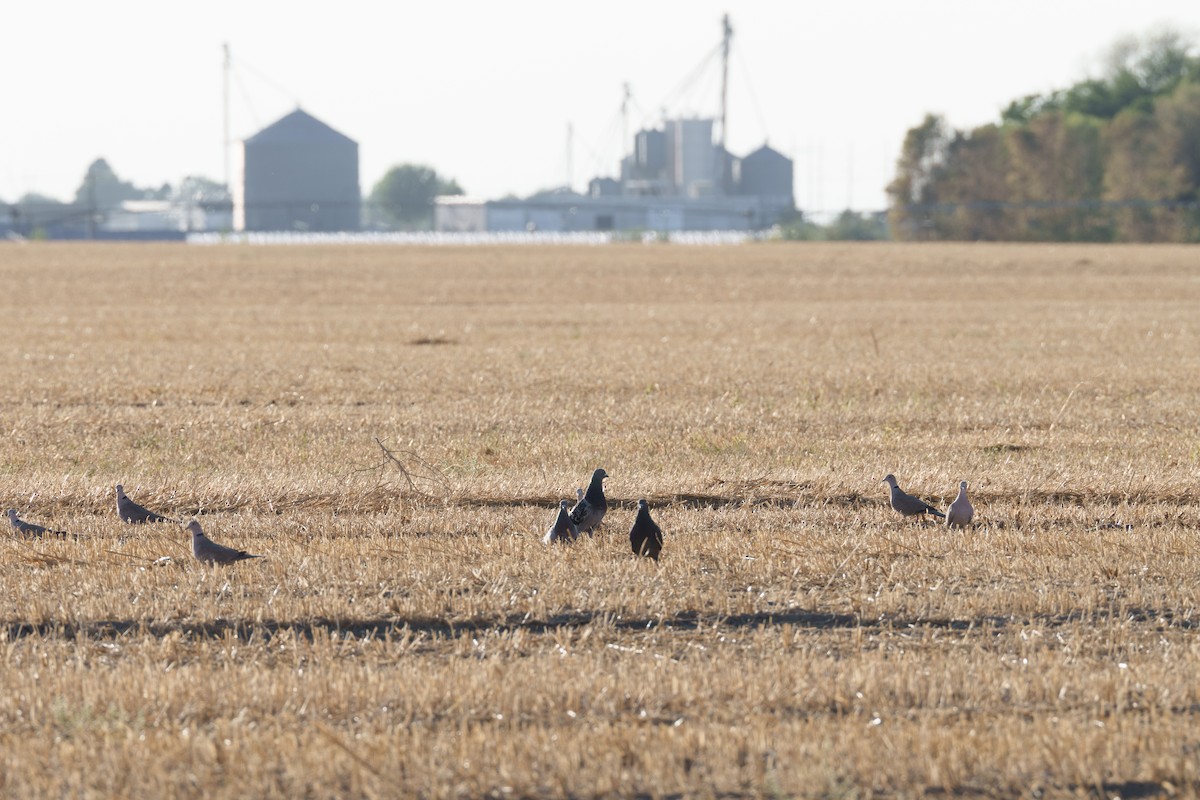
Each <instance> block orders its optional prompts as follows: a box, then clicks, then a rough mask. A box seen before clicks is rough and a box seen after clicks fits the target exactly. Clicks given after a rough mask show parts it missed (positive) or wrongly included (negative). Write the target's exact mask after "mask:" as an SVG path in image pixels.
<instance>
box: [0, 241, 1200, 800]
mask: <svg viewBox="0 0 1200 800" xmlns="http://www.w3.org/2000/svg"><path fill="white" fill-rule="evenodd" d="M0 280H2V284H0V285H3V287H4V291H3V294H2V295H0V304H2V306H3V308H2V311H3V313H2V314H0V434H2V438H0V444H2V447H0V502H3V503H4V507H5V508H9V507H11V508H14V509H16V510H17V511H18V512H19V513H20V515H21V516H22V517H23V518H24V519H27V520H30V521H33V522H38V523H41V524H44V525H47V526H50V527H52V528H56V529H61V530H65V531H67V532H69V533H71V534H73V535H74V536H77V537H78V538H66V539H60V538H57V537H45V538H42V539H21V538H18V537H16V536H15V535H13V534H14V533H15V532H14V531H13V530H12V529H11V528H9V527H7V526H6V527H5V529H4V531H5V533H4V538H3V541H0V661H2V663H3V669H0V796H5V797H110V796H125V797H168V796H204V797H206V798H241V797H403V796H414V797H427V798H451V797H453V798H458V797H485V796H490V797H501V798H508V797H512V798H519V797H577V798H592V797H611V796H627V797H633V796H636V797H647V798H651V797H653V798H658V797H714V798H751V797H764V796H771V797H793V796H795V797H913V796H932V797H941V796H949V797H975V796H979V797H1051V796H1064V795H1065V796H1094V797H1112V796H1121V797H1157V796H1162V797H1167V796H1176V795H1179V796H1187V795H1195V794H1197V793H1200V638H1198V635H1197V630H1196V627H1197V626H1198V625H1200V428H1198V426H1197V421H1198V416H1197V413H1198V409H1200V313H1198V311H1200V251H1197V250H1196V249H1195V248H1194V247H1186V246H1179V247H1175V246H1043V245H1008V246H1006V245H946V244H943V245H917V244H913V245H892V244H873V245H841V244H832V243H829V244H796V245H791V244H783V243H762V244H753V245H744V246H736V247H719V248H704V247H686V246H668V245H650V246H644V245H611V246H604V247H592V248H589V247H573V248H568V247H563V248H557V247H517V246H512V247H495V248H484V247H480V248H450V247H445V248H415V247H414V248H400V247H388V246H375V247H371V246H363V247H351V246H347V247H286V246H281V247H252V246H213V247H200V246H192V247H188V246H184V245H169V246H168V245H136V246H134V245H65V244H45V243H31V244H27V245H17V244H6V245H3V246H0ZM597 467H603V468H604V469H605V470H606V471H607V472H608V474H609V475H610V478H609V480H608V481H607V486H606V488H607V493H608V497H609V499H610V507H609V511H608V515H607V516H606V518H605V520H604V523H603V525H602V527H601V529H600V531H599V533H598V534H597V535H596V536H594V537H591V538H587V537H585V538H583V539H581V540H580V541H578V542H576V543H574V544H572V545H568V546H554V547H547V546H544V545H543V544H542V543H541V540H540V539H541V535H542V534H543V533H544V532H545V530H546V528H547V527H548V526H549V525H550V523H551V522H552V521H553V519H554V516H555V513H556V511H557V508H558V503H559V500H560V499H571V500H574V497H575V490H576V488H577V487H582V486H584V485H585V484H586V481H587V479H588V476H590V475H591V472H592V470H593V469H595V468H597ZM889 472H891V473H895V475H896V476H897V478H898V479H899V481H900V484H901V486H903V487H904V489H906V490H908V491H909V492H912V493H914V494H917V495H920V496H921V497H923V498H924V499H926V500H929V501H930V502H932V503H933V504H935V505H937V506H939V507H940V508H943V509H944V508H945V507H946V505H947V504H948V503H949V502H950V500H952V499H953V497H954V495H955V493H956V491H957V487H958V482H959V481H960V480H967V481H969V482H970V486H971V496H972V499H973V502H974V504H975V508H976V514H975V524H974V525H973V526H972V527H971V528H969V529H967V530H955V529H947V528H946V527H945V526H941V525H936V524H934V522H933V521H932V520H928V521H923V520H921V519H917V520H909V519H902V518H900V517H899V516H898V515H897V514H896V513H895V512H893V511H892V510H891V509H890V508H889V507H888V504H887V487H886V486H885V485H884V484H883V482H882V481H883V477H884V475H886V474H887V473H889ZM117 483H121V484H123V485H124V487H125V490H126V491H127V492H128V493H129V494H130V496H131V497H133V498H134V499H135V500H137V501H138V502H141V503H143V504H144V505H146V506H149V507H150V508H153V509H155V510H158V511H161V512H163V513H165V514H167V515H169V516H171V517H173V518H175V519H177V520H179V521H180V522H183V523H186V522H188V521H190V520H191V519H197V520H199V521H200V522H201V524H202V525H203V527H204V530H205V531H206V532H207V533H208V534H209V535H210V536H211V537H212V538H213V539H214V540H215V541H217V542H219V543H222V544H226V545H230V546H233V547H237V548H241V549H245V550H248V551H249V552H251V553H256V554H264V555H265V556H266V557H265V558H263V559H255V560H252V561H244V562H240V563H237V564H233V565H230V566H224V567H214V566H206V565H203V564H200V563H198V562H196V561H195V560H194V559H192V557H191V555H190V550H189V540H188V537H187V534H186V532H185V530H184V529H183V527H182V526H176V525H173V524H158V525H142V526H134V525H129V524H126V523H124V522H122V521H121V520H120V519H118V518H117V516H116V513H115V508H114V486H115V484H117ZM640 498H645V499H646V500H648V501H649V503H650V508H651V510H652V513H653V514H654V517H655V519H656V520H657V521H658V522H659V523H660V524H661V525H662V527H663V529H664V530H665V532H666V534H665V538H666V543H665V546H664V549H663V553H662V558H661V560H660V561H659V563H657V564H655V563H654V562H653V561H651V560H649V559H645V558H637V557H635V556H634V555H633V553H632V552H631V551H630V547H629V538H628V533H629V527H630V524H631V523H632V521H633V518H634V513H635V510H636V506H637V501H638V499H640Z"/></svg>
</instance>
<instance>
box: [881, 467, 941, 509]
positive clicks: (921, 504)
mask: <svg viewBox="0 0 1200 800" xmlns="http://www.w3.org/2000/svg"><path fill="white" fill-rule="evenodd" d="M883 482H884V483H886V484H887V485H888V486H890V487H892V508H894V509H896V510H897V511H899V512H900V513H901V514H902V515H903V516H906V517H912V516H916V515H917V514H924V513H925V512H929V513H930V514H933V515H934V516H937V517H945V516H946V515H945V514H943V513H942V512H940V511H938V510H937V509H936V508H934V507H933V506H931V505H929V503H926V502H925V501H924V500H921V499H920V498H917V497H913V496H912V495H911V494H906V493H905V492H904V491H903V490H902V489H901V488H900V486H899V485H898V484H897V483H896V476H895V475H892V474H890V473H889V474H888V476H887V477H885V478H884V479H883Z"/></svg>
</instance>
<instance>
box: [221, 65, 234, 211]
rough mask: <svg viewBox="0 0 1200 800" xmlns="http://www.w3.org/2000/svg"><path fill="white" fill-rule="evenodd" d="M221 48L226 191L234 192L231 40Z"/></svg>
mask: <svg viewBox="0 0 1200 800" xmlns="http://www.w3.org/2000/svg"><path fill="white" fill-rule="evenodd" d="M221 49H222V50H223V51H224V53H225V64H224V81H223V83H224V86H223V92H222V101H223V102H222V107H223V111H224V114H223V117H224V125H225V191H227V192H232V191H233V187H232V186H231V185H230V183H229V179H230V176H229V70H230V60H229V42H225V43H224V44H222V45H221Z"/></svg>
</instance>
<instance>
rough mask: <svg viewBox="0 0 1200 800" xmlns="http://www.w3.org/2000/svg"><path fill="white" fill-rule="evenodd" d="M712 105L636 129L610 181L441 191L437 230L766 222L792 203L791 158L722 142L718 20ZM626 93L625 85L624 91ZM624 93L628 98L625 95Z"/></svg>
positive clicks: (725, 43) (725, 58)
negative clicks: (497, 194)
mask: <svg viewBox="0 0 1200 800" xmlns="http://www.w3.org/2000/svg"><path fill="white" fill-rule="evenodd" d="M722 27H723V32H724V37H723V39H722V45H721V48H720V49H719V53H720V55H721V59H722V64H721V69H722V72H721V75H722V79H721V109H720V114H719V116H717V117H716V118H712V117H678V118H673V119H665V120H663V122H662V125H661V127H658V128H652V129H645V130H641V131H638V132H637V134H636V135H635V136H634V138H633V141H632V143H631V145H632V149H631V150H630V151H629V152H628V155H626V156H625V157H624V158H623V159H621V164H620V177H619V178H609V177H597V178H593V179H592V180H591V182H590V183H589V184H588V191H587V194H579V193H577V192H574V191H572V190H570V189H568V188H563V189H557V190H552V191H547V192H541V193H538V194H535V195H533V196H531V197H528V198H525V199H507V200H479V199H468V198H463V197H441V198H438V200H437V205H436V206H435V210H434V227H435V228H436V229H437V230H439V231H460V232H475V231H501V232H502V231H548V232H578V231H622V230H624V231H629V230H659V231H713V230H758V229H764V228H769V227H771V226H772V225H774V224H776V223H777V222H779V221H780V220H781V219H783V218H784V217H785V216H787V215H788V214H790V213H791V212H792V211H793V210H794V209H795V200H794V197H793V193H792V184H793V164H792V160H791V159H790V158H788V157H787V156H785V155H783V154H782V153H780V152H779V151H777V150H773V149H772V148H770V147H768V146H767V145H766V144H764V145H763V146H762V147H760V148H759V149H757V150H755V151H754V152H753V153H750V154H749V155H747V156H745V157H744V158H739V157H737V156H734V155H732V154H731V153H730V152H729V151H728V150H727V149H726V148H725V132H726V126H727V124H728V119H727V114H726V97H727V78H728V66H729V63H728V62H729V43H730V39H731V37H732V35H733V29H732V27H731V26H730V24H729V18H728V17H725V18H724V19H723V20H722ZM627 92H628V89H627ZM627 98H628V95H627Z"/></svg>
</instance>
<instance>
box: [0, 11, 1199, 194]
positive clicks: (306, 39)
mask: <svg viewBox="0 0 1200 800" xmlns="http://www.w3.org/2000/svg"><path fill="white" fill-rule="evenodd" d="M335 8H336V12H335V11H334V9H335ZM726 11H728V12H729V13H730V16H731V18H732V23H733V27H734V39H733V57H732V59H731V75H730V103H729V108H730V112H729V115H730V116H729V137H728V142H729V147H730V150H732V151H733V152H734V153H735V154H739V155H744V154H746V153H748V152H749V151H751V150H753V149H755V148H757V147H758V146H759V145H761V144H762V143H763V142H764V140H766V141H769V143H770V144H771V145H772V146H773V147H775V148H777V149H779V150H781V151H783V152H784V153H786V154H787V155H789V156H791V157H792V158H794V159H795V162H796V184H795V187H796V201H797V203H798V204H799V205H800V206H801V208H805V209H809V210H836V209H841V208H845V207H847V206H852V207H855V208H860V209H870V208H882V207H883V206H884V205H885V202H886V201H885V195H884V191H883V187H884V186H885V185H886V184H887V182H888V180H889V179H890V177H891V172H892V168H893V166H894V163H895V159H896V156H897V153H898V152H899V148H900V144H901V142H902V140H903V137H904V133H905V131H906V130H907V129H908V128H910V127H912V126H914V125H916V124H917V123H919V122H920V120H921V119H922V117H923V116H924V114H925V113H926V112H935V113H939V114H943V115H944V116H946V118H947V119H948V120H949V122H950V123H951V124H952V125H954V126H955V127H959V128H968V127H972V126H975V125H978V124H981V123H984V122H988V121H992V120H996V119H998V117H999V113H1000V110H1001V109H1002V108H1003V107H1004V106H1005V105H1006V104H1007V103H1008V102H1009V101H1010V100H1012V99H1015V98H1017V97H1020V96H1023V95H1025V94H1029V93H1032V92H1045V91H1048V90H1051V89H1055V88H1062V87H1064V86H1068V85H1070V84H1071V83H1074V82H1076V81H1078V80H1081V79H1083V78H1084V77H1086V76H1088V75H1089V74H1095V73H1096V72H1098V71H1099V70H1100V68H1101V67H1100V64H1101V61H1100V59H1101V56H1102V55H1103V54H1104V52H1105V51H1106V50H1107V49H1108V48H1109V47H1110V46H1111V45H1112V43H1113V42H1114V41H1116V40H1117V39H1118V38H1120V37H1121V36H1123V35H1127V34H1142V33H1145V32H1147V31H1150V30H1152V29H1154V28H1155V27H1156V26H1157V27H1161V26H1162V25H1164V24H1166V25H1172V26H1174V27H1175V28H1177V29H1179V30H1181V31H1182V32H1184V33H1186V34H1188V35H1191V36H1194V37H1200V2H1197V0H1003V2H993V1H992V0H925V1H923V2H917V1H916V0H912V1H911V2H904V1H903V0H838V1H837V2H833V1H832V0H827V2H821V3H816V2H797V1H795V0H793V1H792V2H787V1H786V0H743V1H742V2H738V3H733V2H731V1H730V0H727V1H726V2H710V0H663V1H661V2H656V0H637V2H632V1H630V0H607V1H606V2H603V3H586V4H584V3H575V2H569V0H556V1H554V2H551V1H550V0H546V1H545V2H543V1H542V0H506V2H495V1H494V0H492V1H490V2H484V1H482V0H479V1H477V0H457V1H453V0H452V1H451V2H421V3H417V2H403V1H400V2H396V1H393V2H364V1H359V0H345V2H341V3H336V4H335V3H330V2H327V1H325V0H323V1H322V2H307V1H306V0H290V1H288V2H276V1H275V0H248V1H246V0H243V1H239V2H230V1H228V0H209V2H205V3H189V4H184V3H174V2H162V0H147V1H146V2H140V1H138V0H108V1H107V2H96V0H86V1H85V0H38V2H21V3H5V4H4V7H3V10H2V11H0V76H2V77H0V79H2V80H3V82H4V89H3V95H2V96H3V108H4V111H3V113H2V115H0V124H2V126H3V127H2V129H0V131H2V132H0V200H4V201H9V202H11V201H13V200H15V199H16V198H17V197H19V196H20V195H21V194H23V193H25V192H26V191H29V190H34V191H38V192H41V193H44V194H49V195H51V196H54V197H58V198H60V199H69V198H70V197H71V195H72V194H73V192H74V190H75V188H76V187H77V186H78V185H79V183H80V181H81V179H82V176H83V174H84V171H85V170H86V168H87V166H88V164H89V163H90V162H91V161H92V160H93V159H95V158H97V157H101V156H103V157H104V158H106V159H108V161H109V163H110V164H111V165H112V167H113V169H114V170H116V172H117V174H118V175H120V176H121V177H122V178H124V179H126V180H131V181H133V182H134V183H136V184H137V185H139V186H142V185H153V186H157V185H160V184H162V183H164V182H170V183H172V184H175V183H177V182H178V181H179V179H180V178H182V177H184V176H185V175H189V174H200V175H205V176H208V177H212V178H214V179H216V180H222V179H223V174H224V159H223V147H222V143H223V122H222V120H223V114H222V68H221V63H222V55H221V45H222V43H225V42H228V43H229V46H230V48H231V50H232V53H233V60H234V65H235V69H234V72H233V74H234V80H233V87H232V102H231V108H232V114H231V134H232V137H233V138H234V139H235V140H240V139H242V138H245V137H247V136H250V135H252V134H253V133H255V132H256V131H258V130H259V129H261V128H262V127H265V126H266V125H268V124H270V123H271V122H274V121H275V120H276V119H278V118H279V117H281V116H283V115H284V114H286V113H288V112H290V111H291V110H293V109H294V108H295V107H296V105H297V103H299V105H301V106H302V107H303V108H304V109H305V110H306V111H308V112H309V113H311V114H313V115H314V116H316V117H318V118H319V119H321V120H323V121H324V122H326V123H328V124H329V125H331V126H333V127H334V128H336V129H337V130H339V131H341V132H342V133H345V134H346V135H348V136H350V137H351V138H353V139H355V140H357V141H358V143H359V157H360V181H361V183H362V186H363V191H364V192H367V191H369V190H370V187H371V186H372V185H373V184H374V183H375V182H376V181H377V180H378V179H379V178H380V177H381V176H382V175H383V173H384V172H385V171H386V170H387V168H388V167H389V166H391V165H393V164H397V163H402V162H421V163H426V164H429V165H430V166H432V167H434V168H435V169H436V170H437V171H438V172H439V173H440V174H442V175H444V176H447V177H451V178H454V179H456V180H457V181H458V182H459V183H460V184H461V185H462V186H463V188H464V189H466V191H467V192H468V193H469V194H471V195H473V196H481V197H497V196H501V195H504V194H507V193H515V194H518V195H524V194H528V193H530V192H533V191H536V190H538V189H542V188H546V187H550V186H559V185H562V184H564V183H565V182H566V181H567V176H568V166H570V168H571V169H570V174H571V176H572V178H573V181H572V183H573V185H574V186H575V188H577V189H582V188H584V187H585V186H586V182H587V180H588V178H590V177H592V176H594V175H596V174H613V173H615V172H616V163H617V159H618V158H619V156H620V154H621V153H622V152H623V148H624V147H626V146H627V145H626V143H625V142H624V141H622V122H621V116H620V107H621V97H622V84H623V83H625V82H626V81H627V82H629V84H630V87H631V90H632V94H633V100H634V106H633V108H634V111H633V113H631V115H630V130H631V132H632V131H633V130H636V129H637V128H638V127H640V126H643V125H650V124H656V123H657V122H658V120H659V118H660V111H661V109H662V108H663V107H664V105H666V106H667V107H668V108H669V110H670V111H671V112H672V113H675V114H680V113H682V114H690V115H706V116H707V115H715V112H716V104H717V96H718V91H717V85H718V83H717V72H716V70H715V68H711V69H710V70H708V71H707V72H706V73H703V74H702V75H701V76H700V77H699V78H698V79H697V80H696V81H694V82H693V83H692V90H691V91H690V92H686V93H683V92H680V91H679V88H680V87H681V85H683V84H685V82H686V80H687V78H688V76H689V75H691V74H693V73H694V72H695V71H696V70H697V68H698V67H699V66H700V65H701V63H702V62H703V61H704V59H705V57H706V56H707V55H708V54H709V53H711V52H712V51H713V50H714V49H715V48H716V46H717V44H718V42H719V39H720V18H721V15H722V14H723V13H725V12H726ZM568 125H571V126H572V127H573V130H574V139H573V143H574V147H573V148H572V157H571V158H570V159H569V160H568V157H567V151H568V147H567V141H568V136H567V130H568Z"/></svg>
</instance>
